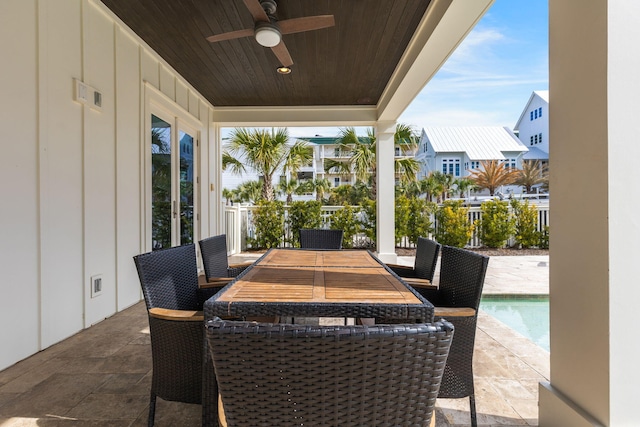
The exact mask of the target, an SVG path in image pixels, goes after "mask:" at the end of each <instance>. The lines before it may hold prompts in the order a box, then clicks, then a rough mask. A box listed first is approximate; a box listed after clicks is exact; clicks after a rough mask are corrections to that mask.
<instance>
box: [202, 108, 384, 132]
mask: <svg viewBox="0 0 640 427" xmlns="http://www.w3.org/2000/svg"><path fill="white" fill-rule="evenodd" d="M376 117H377V110H376V107H373V106H315V107H313V106H310V107H304V106H301V107H214V109H213V121H214V122H216V123H218V124H219V125H220V126H223V127H233V126H256V127H260V126H284V127H286V126H373V125H374V124H375V122H376Z"/></svg>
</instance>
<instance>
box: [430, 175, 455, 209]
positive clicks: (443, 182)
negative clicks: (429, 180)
mask: <svg viewBox="0 0 640 427" xmlns="http://www.w3.org/2000/svg"><path fill="white" fill-rule="evenodd" d="M431 174H432V176H433V179H434V180H435V181H436V183H437V184H438V186H437V188H438V189H439V190H440V197H439V199H440V201H442V202H444V201H445V200H447V197H449V193H451V189H452V187H453V184H454V182H455V178H454V177H453V175H450V174H448V173H442V172H440V171H434V172H432V173H431Z"/></svg>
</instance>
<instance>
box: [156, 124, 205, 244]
mask: <svg viewBox="0 0 640 427" xmlns="http://www.w3.org/2000/svg"><path fill="white" fill-rule="evenodd" d="M172 122H173V123H172ZM196 135H197V132H196V131H195V129H192V128H188V127H186V126H185V125H184V124H182V123H180V121H179V120H178V119H173V120H172V119H169V118H167V117H159V116H157V115H155V114H152V115H151V244H152V249H153V250H158V249H164V248H169V247H171V246H179V245H184V244H187V243H193V242H194V241H195V231H196V230H195V221H194V219H195V218H196V215H195V212H196V210H195V208H196V206H195V204H196V203H195V202H196V198H195V197H194V196H195V194H196V183H197V174H196V172H195V169H196V168H195V164H196V163H195V157H196V150H197V136H196Z"/></svg>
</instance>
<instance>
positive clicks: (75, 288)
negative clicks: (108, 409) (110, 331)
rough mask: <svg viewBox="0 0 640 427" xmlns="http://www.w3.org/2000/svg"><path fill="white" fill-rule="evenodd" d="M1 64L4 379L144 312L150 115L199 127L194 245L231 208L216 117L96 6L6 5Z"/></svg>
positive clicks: (0, 29)
mask: <svg viewBox="0 0 640 427" xmlns="http://www.w3.org/2000/svg"><path fill="white" fill-rule="evenodd" d="M0 53H1V54H2V65H1V66H0V69H1V73H0V94H1V95H2V96H0V123H2V128H3V137H2V139H1V141H2V148H3V150H2V151H3V153H2V155H1V156H0V159H1V160H0V189H1V194H2V199H3V207H2V209H0V230H2V233H1V236H2V238H1V239H0V253H1V256H0V259H2V268H1V269H0V295H1V296H0V343H1V344H0V347H1V348H2V351H0V370H1V369H4V368H6V367H7V366H10V365H12V364H14V363H16V362H18V361H20V360H22V359H24V358H26V357H28V356H30V355H32V354H34V353H36V352H37V351H39V350H42V349H44V348H47V347H49V346H51V345H52V344H55V343H56V342H59V341H61V340H63V339H65V338H67V337H69V336H71V335H73V334H75V333H76V332H78V331H80V330H82V329H84V328H86V327H89V326H90V325H92V324H94V323H96V322H99V321H101V320H102V319H104V318H106V317H108V316H111V315H113V314H114V313H116V312H118V311H120V310H123V309H124V308H127V307H129V306H131V305H133V304H135V303H136V302H138V301H140V299H141V292H140V284H139V281H138V277H137V274H136V270H135V266H134V263H133V260H132V257H133V256H134V255H136V254H138V253H141V252H146V251H148V250H150V236H148V228H149V227H148V225H147V223H148V220H147V219H146V216H145V210H148V207H147V206H148V203H149V200H150V196H149V195H148V192H147V191H146V190H145V189H146V188H148V183H147V182H146V180H145V168H144V165H145V162H148V161H149V160H148V159H147V158H146V157H148V155H147V150H148V144H149V143H148V142H145V141H148V140H149V137H148V135H149V130H147V129H146V128H145V126H146V123H147V122H148V121H147V120H146V117H147V116H149V115H150V114H151V112H152V110H151V108H152V107H151V106H150V105H149V104H150V103H154V104H155V105H157V106H162V107H163V108H165V110H167V111H170V112H173V113H174V114H175V115H176V117H177V116H180V117H181V119H185V120H188V121H189V123H191V124H196V125H197V127H198V132H199V136H200V153H199V157H198V160H197V161H198V165H199V168H200V179H201V181H200V182H201V185H200V188H199V192H198V199H199V206H200V208H199V213H200V217H201V218H202V220H201V221H200V223H199V224H198V230H199V235H201V236H206V235H209V231H210V230H211V231H216V230H217V229H218V228H219V227H220V221H221V220H220V219H219V217H220V215H218V214H217V212H220V211H221V209H222V207H221V206H220V203H219V202H218V201H217V200H216V199H217V198H218V197H217V194H216V193H215V192H211V191H209V190H210V188H211V187H210V184H213V188H219V187H220V186H219V182H218V181H219V178H218V176H219V174H218V173H216V171H214V170H213V169H212V168H210V167H209V165H215V164H219V152H218V149H217V148H216V147H217V146H218V144H217V141H218V138H219V137H218V129H217V127H215V126H214V125H213V124H212V122H213V120H212V119H213V107H212V106H211V104H209V103H208V102H207V101H205V100H204V99H203V98H202V97H201V96H200V95H199V94H198V93H197V92H196V91H195V90H194V89H193V88H191V87H190V86H189V85H188V84H187V83H186V81H184V79H182V78H181V77H180V76H179V75H178V74H177V73H176V72H175V71H174V70H173V69H171V68H170V67H169V66H168V65H167V64H166V63H165V62H164V61H163V60H162V59H161V58H160V57H159V56H158V55H157V54H156V53H155V52H153V51H152V50H151V49H150V48H149V47H148V46H147V45H146V44H145V43H144V42H143V41H142V40H141V39H139V38H138V37H137V36H136V35H135V34H134V33H133V32H131V31H130V30H129V29H128V28H127V27H126V26H125V25H124V24H122V22H121V21H120V20H119V19H118V18H117V17H115V15H113V14H112V13H111V12H110V11H109V10H108V9H107V8H106V7H105V6H104V5H103V4H102V3H101V2H99V1H97V0H56V1H51V0H39V1H38V0H3V1H2V2H0ZM74 79H77V80H79V81H81V82H83V83H85V84H86V85H88V86H90V87H91V88H95V89H96V90H97V91H99V92H100V93H101V94H102V107H101V108H99V109H96V108H91V107H90V106H89V105H86V104H82V103H80V102H78V101H77V100H75V99H74V87H75V84H74V81H75V80H74ZM176 120H179V119H176ZM209 146H211V150H209V148H208V147H209ZM210 213H211V214H210ZM94 275H100V276H101V277H102V292H101V294H100V295H99V296H97V297H94V298H92V297H91V286H90V285H91V277H92V276H94Z"/></svg>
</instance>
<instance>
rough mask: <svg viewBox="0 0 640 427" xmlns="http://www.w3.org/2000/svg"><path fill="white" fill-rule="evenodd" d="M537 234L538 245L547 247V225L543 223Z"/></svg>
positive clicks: (541, 247) (542, 247) (543, 247)
mask: <svg viewBox="0 0 640 427" xmlns="http://www.w3.org/2000/svg"><path fill="white" fill-rule="evenodd" d="M538 236H539V240H538V247H539V248H540V249H549V226H548V225H545V226H544V227H543V229H542V231H540V232H539V233H538Z"/></svg>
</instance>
